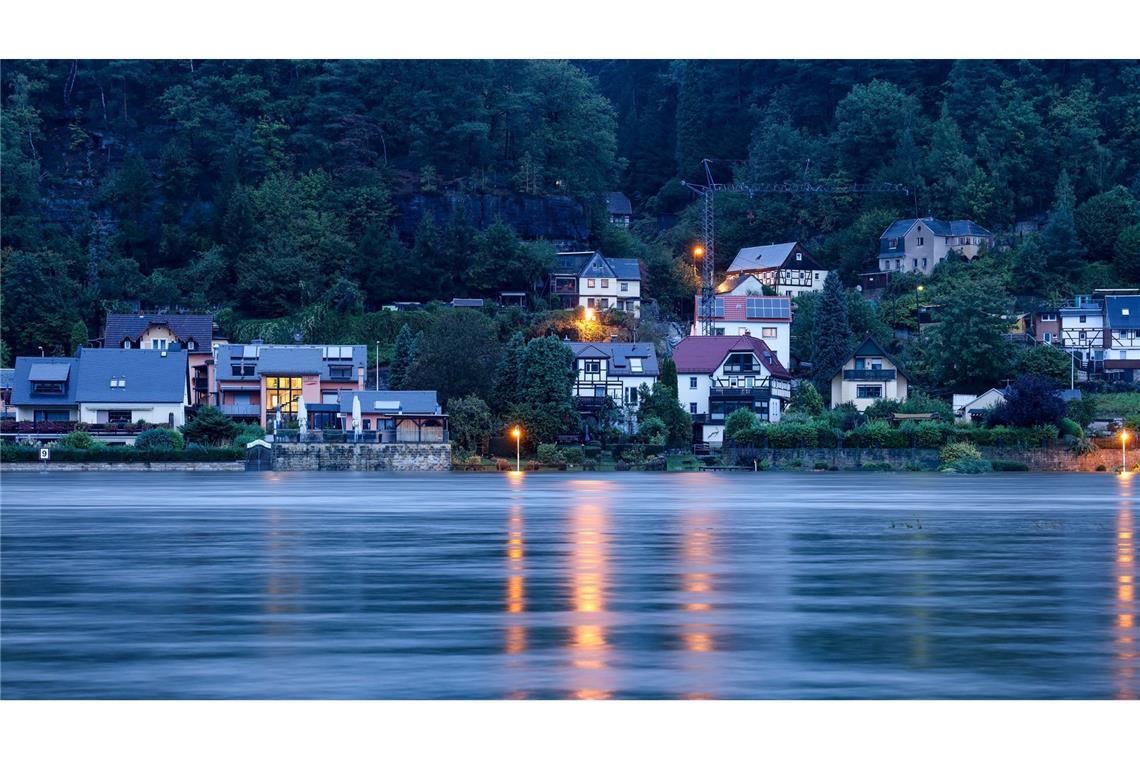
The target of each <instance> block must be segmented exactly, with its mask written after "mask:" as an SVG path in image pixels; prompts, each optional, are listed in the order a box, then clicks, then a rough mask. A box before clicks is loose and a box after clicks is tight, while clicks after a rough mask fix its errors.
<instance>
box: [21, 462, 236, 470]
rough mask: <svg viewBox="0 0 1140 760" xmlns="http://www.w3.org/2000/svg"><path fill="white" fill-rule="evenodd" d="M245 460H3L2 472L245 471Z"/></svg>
mask: <svg viewBox="0 0 1140 760" xmlns="http://www.w3.org/2000/svg"><path fill="white" fill-rule="evenodd" d="M244 471H245V462H3V463H0V472H244Z"/></svg>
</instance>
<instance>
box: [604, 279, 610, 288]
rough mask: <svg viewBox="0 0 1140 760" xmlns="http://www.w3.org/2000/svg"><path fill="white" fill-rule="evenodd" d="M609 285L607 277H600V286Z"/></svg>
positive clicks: (606, 286)
mask: <svg viewBox="0 0 1140 760" xmlns="http://www.w3.org/2000/svg"><path fill="white" fill-rule="evenodd" d="M609 286H610V281H609V279H608V278H606V277H603V278H602V287H603V288H608V287H609Z"/></svg>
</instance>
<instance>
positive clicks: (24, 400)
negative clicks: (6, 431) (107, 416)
mask: <svg viewBox="0 0 1140 760" xmlns="http://www.w3.org/2000/svg"><path fill="white" fill-rule="evenodd" d="M37 364H38V365H43V364H60V365H63V366H66V367H67V368H68V370H69V372H68V382H67V384H66V385H65V386H64V391H65V392H64V393H63V394H62V395H59V396H55V395H43V394H33V393H32V381H31V380H29V379H28V374H29V373H30V372H31V369H32V367H33V366H34V365H37ZM78 364H79V360H78V359H76V358H75V357H74V356H47V357H40V356H18V357H16V366H15V368H14V373H13V374H14V377H13V378H12V405H13V406H32V405H35V406H75V388H76V385H78V383H77V382H76V376H77V374H78V373H77V372H76V367H77V366H78Z"/></svg>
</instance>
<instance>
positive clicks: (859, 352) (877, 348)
mask: <svg viewBox="0 0 1140 760" xmlns="http://www.w3.org/2000/svg"><path fill="white" fill-rule="evenodd" d="M860 356H881V357H883V358H884V359H886V360H887V361H889V362H890V363H891V364H893V365H894V367H895V369H896V370H897V371H898V373H899V374H900V375H902V376H903V377H905V378H906V379H907V381H908V382H909V381H910V375H909V374H907V371H906V370H905V369H903V366H902V363H900V362H899V360H898V359H896V358H895V357H893V356H891V355H890V354H888V353H887V351H886V349H885V348H883V347H882V346H881V345H879V341H877V340H875V339H874V338H872V337H871V336H870V335H867V336H865V337H864V338H863V341H862V342H861V343H860V344H859V347H858V348H856V349H855V350H854V351H853V352H851V355H850V356H848V357H847V358H846V359H844V360H843V364H841V365H840V367H839V369H838V370H836V372H835V374H836V375H838V374H839V373H840V372H842V371H843V365H845V364H847V362H849V361H851V360H852V359H855V358H857V357H860ZM833 377H834V375H833Z"/></svg>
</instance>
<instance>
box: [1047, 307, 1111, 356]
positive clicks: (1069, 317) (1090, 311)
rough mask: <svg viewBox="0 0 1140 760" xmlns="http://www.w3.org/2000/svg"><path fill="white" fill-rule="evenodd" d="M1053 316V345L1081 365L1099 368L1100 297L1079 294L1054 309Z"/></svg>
mask: <svg viewBox="0 0 1140 760" xmlns="http://www.w3.org/2000/svg"><path fill="white" fill-rule="evenodd" d="M1057 316H1058V317H1059V320H1058V321H1059V325H1060V331H1059V337H1060V340H1059V341H1058V342H1057V345H1058V346H1060V347H1061V348H1063V349H1064V350H1065V351H1067V352H1068V353H1069V354H1071V355H1072V356H1073V358H1074V359H1076V360H1077V362H1079V364H1080V366H1081V368H1082V369H1093V368H1095V369H1096V370H1099V369H1100V368H1101V364H1102V363H1103V361H1104V354H1105V348H1104V342H1105V330H1104V327H1105V325H1104V301H1103V300H1100V299H1098V300H1094V299H1093V297H1092V296H1091V295H1079V296H1077V297H1076V298H1075V299H1073V303H1072V304H1070V305H1068V306H1062V307H1061V308H1060V309H1058V310H1057Z"/></svg>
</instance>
